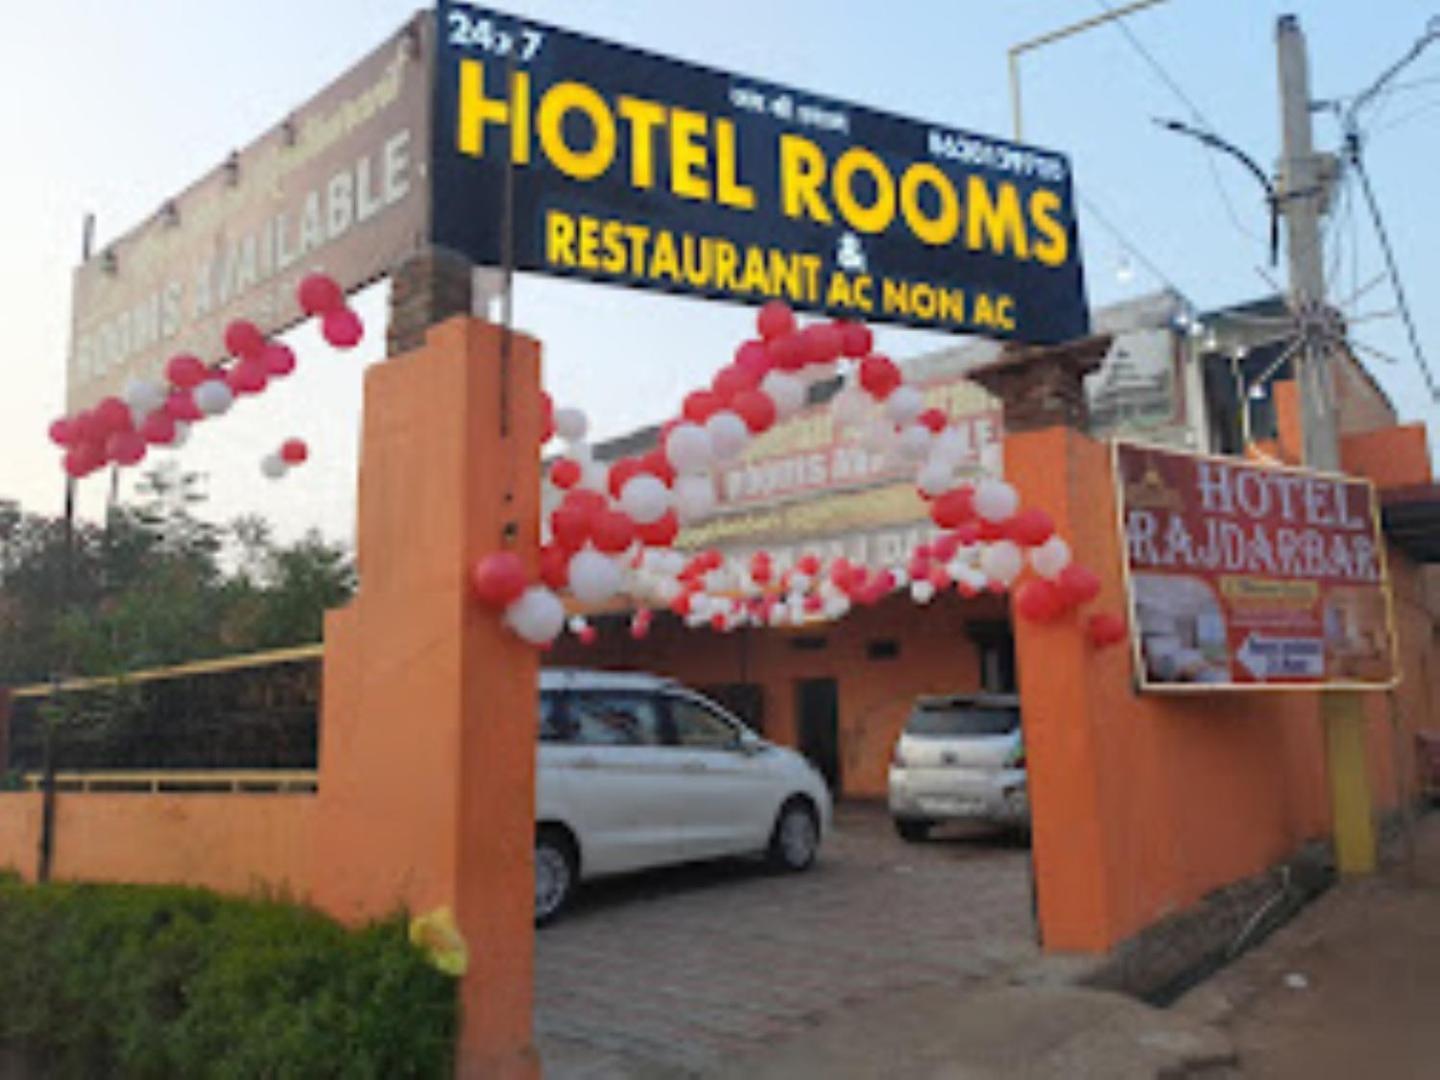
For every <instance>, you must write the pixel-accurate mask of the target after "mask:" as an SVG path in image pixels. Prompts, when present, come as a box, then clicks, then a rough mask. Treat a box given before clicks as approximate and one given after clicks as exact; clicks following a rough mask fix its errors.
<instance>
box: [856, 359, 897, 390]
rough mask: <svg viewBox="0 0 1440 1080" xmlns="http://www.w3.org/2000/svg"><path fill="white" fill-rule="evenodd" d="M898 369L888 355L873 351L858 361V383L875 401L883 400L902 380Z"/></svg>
mask: <svg viewBox="0 0 1440 1080" xmlns="http://www.w3.org/2000/svg"><path fill="white" fill-rule="evenodd" d="M902 381H903V380H902V378H901V375H900V369H899V368H898V367H896V366H895V361H893V360H891V359H890V358H889V357H888V356H881V355H880V354H879V353H874V354H872V355H870V356H867V357H866V358H865V359H864V360H861V361H860V385H861V387H863V388H864V390H865V392H866V393H867V394H869V395H870V396H871V397H873V398H874V399H875V400H877V401H884V400H885V399H886V398H888V397H889V396H890V395H891V394H893V393H894V392H895V390H896V388H897V387H899V385H900V383H901V382H902Z"/></svg>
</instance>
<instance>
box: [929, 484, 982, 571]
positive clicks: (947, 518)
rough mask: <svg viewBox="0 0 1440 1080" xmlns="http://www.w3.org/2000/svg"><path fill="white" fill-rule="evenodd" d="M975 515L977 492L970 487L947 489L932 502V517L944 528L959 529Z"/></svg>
mask: <svg viewBox="0 0 1440 1080" xmlns="http://www.w3.org/2000/svg"><path fill="white" fill-rule="evenodd" d="M974 517H975V493H974V492H973V491H971V490H970V489H969V488H968V487H959V488H954V489H952V490H950V491H947V492H945V494H943V495H941V496H940V497H939V498H937V499H936V500H935V501H934V502H932V503H931V504H930V519H931V520H932V521H934V522H935V524H936V525H939V526H940V528H942V529H958V528H960V526H962V525H964V524H965V523H966V522H968V521H970V520H971V519H972V518H974ZM950 554H951V556H953V555H954V552H953V551H952V552H951V553H950Z"/></svg>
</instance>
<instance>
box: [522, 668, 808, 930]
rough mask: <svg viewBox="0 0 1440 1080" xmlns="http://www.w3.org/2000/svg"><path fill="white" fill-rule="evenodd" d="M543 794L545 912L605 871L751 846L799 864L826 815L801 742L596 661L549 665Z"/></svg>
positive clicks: (538, 846) (539, 821)
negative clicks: (773, 738) (577, 666)
mask: <svg viewBox="0 0 1440 1080" xmlns="http://www.w3.org/2000/svg"><path fill="white" fill-rule="evenodd" d="M535 803H536V806H535V811H536V816H535V921H536V923H537V924H539V923H545V922H548V921H549V920H551V919H553V918H554V917H555V916H556V915H558V914H559V913H560V911H561V909H562V908H564V906H565V904H566V902H567V901H569V899H570V897H571V895H572V894H573V892H574V890H575V886H576V885H577V883H578V882H580V881H582V880H586V879H590V878H596V877H601V876H604V875H608V874H620V873H625V872H628V871H631V870H641V869H645V868H648V867H655V866H664V865H669V864H675V863H684V862H692V861H696V860H701V859H714V858H720V857H724V856H730V855H749V854H757V855H764V856H766V857H767V858H768V859H769V861H770V862H771V863H772V864H773V865H774V866H775V867H777V868H778V869H782V870H790V871H798V870H804V869H806V868H807V867H808V866H810V864H811V863H812V862H814V860H815V856H816V853H817V852H818V850H819V847H820V842H821V839H822V838H823V837H824V835H825V833H826V832H828V830H829V828H830V816H831V804H830V794H829V791H828V789H827V788H826V786H825V781H824V780H823V779H822V778H821V776H820V774H819V773H818V772H816V771H815V769H814V768H813V767H812V766H811V765H810V763H809V762H808V761H806V760H805V759H804V758H803V757H801V756H800V755H799V754H796V753H795V752H793V751H791V750H786V749H783V748H781V747H778V746H775V745H773V744H771V743H768V742H766V741H765V740H764V739H762V738H760V737H759V736H758V735H756V734H755V733H754V732H752V731H750V730H749V729H748V728H747V727H746V726H745V725H744V724H743V723H741V722H740V721H739V720H737V719H736V718H735V717H734V716H732V715H730V713H728V712H726V711H725V710H724V709H723V708H721V707H720V706H719V705H717V704H715V703H714V702H713V701H710V700H709V699H708V698H705V697H702V696H701V695H699V694H696V693H694V692H693V691H690V690H687V689H685V688H684V687H683V686H681V685H680V684H679V683H677V682H674V681H672V680H669V679H663V678H659V677H657V676H654V675H641V674H630V673H610V672H600V671H572V670H549V671H542V672H541V675H540V743H539V755H538V768H537V770H536V792H535Z"/></svg>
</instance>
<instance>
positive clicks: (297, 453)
mask: <svg viewBox="0 0 1440 1080" xmlns="http://www.w3.org/2000/svg"><path fill="white" fill-rule="evenodd" d="M309 456H310V447H308V446H306V445H305V440H304V439H286V440H285V441H284V442H283V443H281V444H280V460H281V461H283V462H285V464H287V465H303V464H305V459H306V458H308V457H309Z"/></svg>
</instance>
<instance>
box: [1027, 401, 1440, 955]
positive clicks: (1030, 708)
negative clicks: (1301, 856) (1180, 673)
mask: <svg viewBox="0 0 1440 1080" xmlns="http://www.w3.org/2000/svg"><path fill="white" fill-rule="evenodd" d="M1005 462H1006V474H1007V476H1008V478H1009V479H1010V480H1011V481H1012V482H1014V483H1015V484H1016V485H1017V487H1019V489H1020V491H1021V492H1022V494H1023V496H1024V500H1025V502H1026V503H1027V504H1034V505H1039V506H1044V507H1046V508H1048V509H1049V510H1050V511H1051V512H1052V513H1053V514H1054V515H1055V518H1056V522H1057V526H1058V528H1059V530H1060V532H1061V533H1062V534H1063V535H1065V536H1066V537H1068V538H1069V539H1070V541H1071V543H1072V545H1073V546H1074V549H1075V555H1076V558H1077V559H1078V560H1079V561H1081V562H1083V563H1085V564H1086V565H1088V566H1090V567H1092V568H1093V569H1095V570H1096V572H1097V573H1099V574H1100V576H1101V578H1102V581H1103V583H1104V584H1103V591H1102V593H1101V596H1100V599H1099V601H1098V602H1097V604H1096V608H1097V609H1103V610H1110V611H1117V612H1118V611H1124V610H1125V599H1124V592H1123V587H1122V581H1121V563H1120V555H1121V551H1120V539H1119V532H1118V527H1117V524H1116V516H1115V515H1116V507H1115V493H1114V485H1113V483H1112V480H1111V467H1110V459H1109V450H1108V447H1107V446H1105V445H1103V444H1101V443H1097V442H1095V441H1093V440H1091V439H1089V438H1087V437H1086V436H1084V435H1081V434H1078V433H1076V432H1074V431H1071V430H1069V429H1061V428H1053V429H1049V430H1045V431H1039V432H1034V433H1029V434H1021V435H1014V436H1009V437H1007V438H1006V440H1005ZM1391 564H1392V575H1393V577H1394V579H1395V584H1396V591H1397V593H1398V594H1401V595H1402V596H1418V595H1419V591H1420V585H1421V582H1420V575H1419V573H1418V572H1417V569H1416V568H1415V567H1413V566H1411V565H1410V564H1408V563H1407V562H1406V561H1405V560H1404V559H1403V558H1402V557H1399V556H1397V554H1396V553H1395V552H1393V551H1392V552H1391ZM1407 611H1408V614H1406V612H1407ZM1397 614H1399V616H1400V618H1399V619H1398V620H1397V621H1399V622H1400V623H1401V624H1402V626H1401V629H1402V633H1403V636H1404V641H1403V643H1402V646H1401V652H1402V663H1405V664H1407V665H1411V664H1414V663H1415V662H1416V660H1417V659H1422V660H1423V658H1425V657H1428V656H1429V654H1430V651H1431V649H1432V648H1433V646H1432V644H1431V642H1430V639H1429V625H1428V616H1426V615H1425V614H1424V612H1423V609H1421V608H1419V607H1416V606H1414V605H1412V606H1411V607H1410V608H1406V607H1405V605H1404V603H1403V602H1401V601H1397ZM1015 637H1016V649H1017V655H1018V663H1019V669H1020V689H1021V694H1022V698H1023V700H1024V707H1025V723H1026V741H1027V750H1028V753H1029V764H1030V791H1031V798H1032V801H1033V806H1034V817H1035V821H1034V835H1035V864H1036V887H1037V893H1038V902H1039V909H1040V924H1041V931H1042V936H1043V939H1044V943H1045V945H1046V947H1047V948H1050V949H1056V950H1066V951H1081V952H1103V951H1106V950H1108V949H1109V948H1111V947H1113V946H1114V945H1116V944H1117V943H1119V942H1120V941H1122V940H1124V939H1126V938H1128V937H1130V936H1132V935H1134V934H1135V933H1137V932H1138V931H1140V930H1141V929H1143V928H1144V927H1145V926H1147V925H1149V924H1150V923H1152V922H1155V921H1156V920H1158V919H1161V918H1163V917H1165V916H1167V915H1170V914H1172V913H1175V912H1177V911H1180V910H1182V909H1184V908H1186V907H1189V906H1191V905H1193V904H1195V903H1196V902H1198V901H1199V900H1200V899H1201V898H1202V897H1204V896H1205V895H1206V894H1207V893H1208V892H1210V891H1212V890H1214V889H1216V888H1219V887H1221V886H1223V885H1225V884H1228V883H1230V882H1233V881H1236V880H1239V879H1242V878H1245V877H1248V876H1250V875H1253V874H1255V873H1258V872H1260V871H1261V870H1263V869H1265V868H1266V867H1268V866H1270V865H1271V864H1273V863H1275V862H1277V861H1279V860H1280V859H1282V858H1284V857H1285V856H1287V855H1289V854H1291V853H1292V852H1294V851H1295V850H1296V849H1297V848H1298V847H1299V846H1300V845H1301V844H1302V843H1303V842H1304V841H1305V840H1307V839H1310V838H1312V837H1321V836H1325V835H1326V834H1327V833H1328V832H1329V829H1330V815H1329V798H1328V791H1327V787H1326V783H1325V754H1324V738H1323V734H1322V729H1321V726H1320V719H1319V695H1318V694H1313V693H1301V692H1287V693H1273V692H1270V693H1259V692H1257V693H1249V694H1247V693H1227V694H1224V695H1199V694H1197V695H1193V696H1184V697H1182V696H1178V695H1176V696H1166V695H1160V694H1145V695H1142V694H1139V693H1137V692H1135V691H1134V690H1133V689H1132V687H1131V679H1132V673H1131V658H1130V652H1129V650H1128V648H1126V647H1125V646H1123V645H1122V646H1117V647H1114V648H1110V649H1104V650H1096V649H1094V648H1093V647H1091V646H1089V645H1088V644H1087V643H1086V642H1085V640H1084V636H1083V635H1082V634H1077V633H1076V630H1075V627H1074V625H1073V624H1070V623H1061V624H1058V625H1040V624H1036V623H1031V622H1027V621H1026V620H1023V619H1016V620H1015ZM1417 676H1418V677H1417ZM1396 700H1397V702H1398V704H1399V705H1400V707H1401V710H1402V715H1403V716H1404V724H1405V726H1406V728H1407V729H1408V728H1414V727H1420V726H1425V724H1426V723H1431V724H1433V723H1435V722H1436V721H1435V717H1436V715H1437V714H1436V712H1435V702H1436V694H1435V683H1434V678H1433V674H1431V673H1427V672H1424V671H1421V672H1418V673H1416V672H1414V671H1413V670H1412V672H1411V673H1410V675H1409V676H1408V678H1407V680H1406V682H1405V684H1404V685H1403V686H1402V688H1401V690H1400V691H1399V693H1398V695H1397V698H1396ZM1367 715H1368V717H1369V719H1370V726H1369V735H1370V741H1369V754H1370V771H1371V781H1372V790H1373V792H1374V794H1375V797H1376V803H1377V805H1378V806H1380V807H1382V808H1383V807H1393V806H1395V805H1396V802H1397V798H1398V797H1399V794H1400V790H1399V788H1398V787H1397V784H1396V778H1397V769H1396V765H1395V761H1396V753H1395V751H1396V747H1395V741H1396V740H1395V736H1394V732H1393V731H1392V729H1391V727H1390V723H1389V695H1388V694H1385V693H1383V692H1381V693H1374V694H1370V695H1368V701H1367ZM1401 739H1402V740H1403V742H1404V743H1405V744H1407V745H1406V747H1405V749H1404V751H1403V753H1402V756H1401V763H1400V766H1399V770H1400V772H1401V773H1404V772H1405V771H1406V770H1409V769H1410V768H1411V767H1412V766H1411V764H1410V763H1409V760H1408V756H1406V755H1408V753H1409V750H1408V744H1409V742H1410V741H1411V740H1410V737H1409V735H1408V734H1405V733H1403V732H1402V734H1401Z"/></svg>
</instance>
